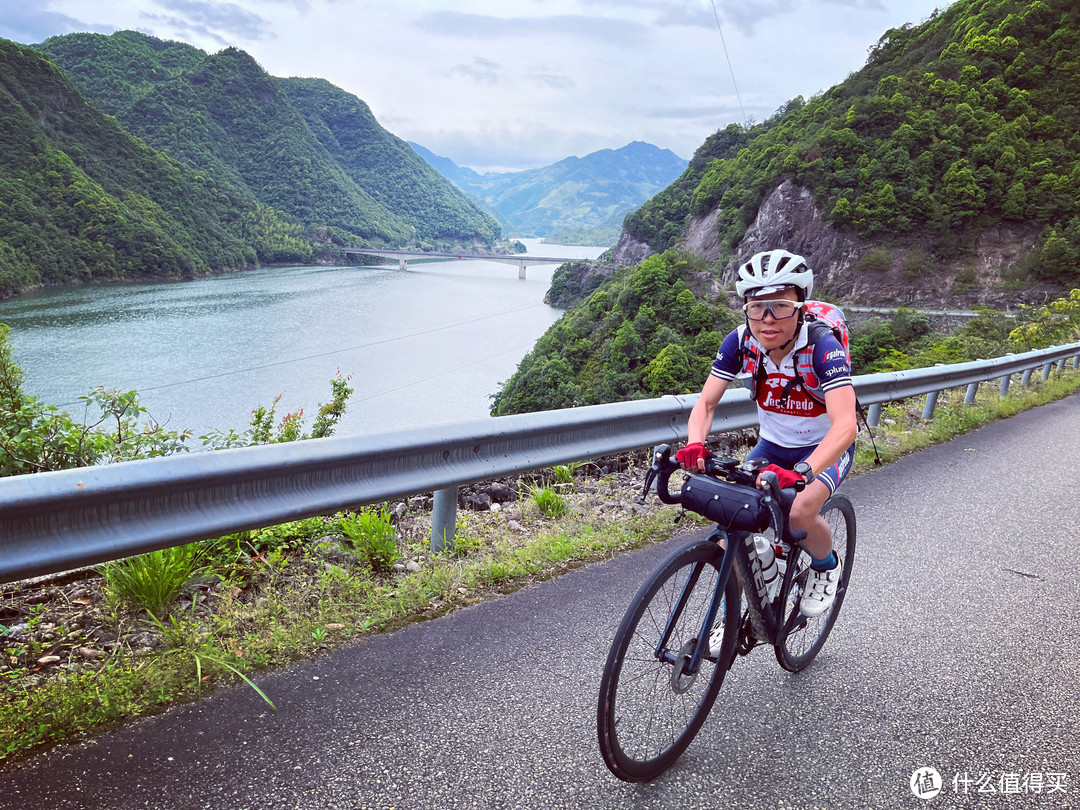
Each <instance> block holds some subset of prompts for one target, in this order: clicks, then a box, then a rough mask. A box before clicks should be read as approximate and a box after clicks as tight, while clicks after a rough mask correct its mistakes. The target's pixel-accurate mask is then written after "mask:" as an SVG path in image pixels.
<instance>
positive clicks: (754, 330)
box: [746, 290, 799, 351]
mask: <svg viewBox="0 0 1080 810" xmlns="http://www.w3.org/2000/svg"><path fill="white" fill-rule="evenodd" d="M769 301H791V302H795V303H796V304H798V301H799V295H798V293H797V292H795V290H780V291H779V292H772V293H769V294H768V295H761V296H751V297H749V298H747V299H746V302H747V303H751V302H755V303H767V302H769ZM748 320H749V322H750V333H751V334H752V335H753V336H754V337H755V338H756V339H757V342H758V343H760V344H761V345H762V347H763V348H764V349H765V351H772V350H773V349H778V348H780V347H781V346H783V345H784V344H785V343H787V342H788V341H789V340H791V339H792V338H793V337H795V332H796V330H797V329H798V328H799V318H798V310H796V311H795V312H794V313H793V314H792V316H791V317H790V318H784V319H777V318H776V317H775V315H774V314H773V313H772V312H765V319H764V320H761V321H756V320H753V318H750V319H748Z"/></svg>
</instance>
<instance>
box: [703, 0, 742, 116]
mask: <svg viewBox="0 0 1080 810" xmlns="http://www.w3.org/2000/svg"><path fill="white" fill-rule="evenodd" d="M709 2H710V3H711V4H712V13H713V19H715V20H716V30H717V31H718V32H719V33H720V44H721V45H722V46H723V47H724V59H725V60H727V68H728V73H730V74H731V85H732V86H733V87H734V88H735V98H737V99H738V100H739V111H740V112H741V113H742V118H743V124H744V125H748V124H749V122H748V120H747V118H746V109H745V108H744V107H743V103H742V95H741V94H740V93H739V83H738V82H736V81H735V71H734V70H733V69H732V67H731V57H730V56H728V49H727V42H726V41H725V40H724V29H723V28H721V27H720V14H719V13H718V12H717V11H716V0H709Z"/></svg>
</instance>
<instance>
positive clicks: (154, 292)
mask: <svg viewBox="0 0 1080 810" xmlns="http://www.w3.org/2000/svg"><path fill="white" fill-rule="evenodd" d="M522 241H523V242H524V243H525V244H526V246H527V247H528V250H529V253H532V254H533V255H537V256H557V257H567V258H595V257H596V256H598V255H600V253H601V252H603V250H604V248H601V247H577V246H573V247H570V246H563V245H541V244H539V240H535V239H532V240H522ZM556 266H557V265H535V266H532V267H529V268H528V271H527V278H526V279H525V280H521V279H519V278H518V271H517V268H516V267H514V266H512V265H505V264H496V263H494V262H485V261H470V260H463V261H456V260H455V261H423V262H415V261H410V262H409V266H408V270H406V271H404V272H402V271H401V270H399V269H398V267H397V264H396V262H395V263H394V264H392V265H381V266H378V267H266V268H261V269H258V270H252V271H247V272H242V273H233V274H228V275H222V276H214V277H211V278H204V279H197V280H194V281H185V282H179V283H159V282H150V283H146V282H124V283H116V284H97V285H86V286H76V287H62V288H51V289H45V290H39V291H36V292H32V293H28V294H26V295H23V296H20V297H18V298H13V299H9V300H7V301H0V323H6V324H8V325H9V326H10V327H11V335H10V343H11V346H12V352H13V355H14V357H15V360H16V362H18V363H19V364H20V365H21V366H22V367H23V371H24V374H25V378H24V382H23V390H24V391H26V392H27V393H29V394H32V395H34V396H36V397H39V398H40V399H42V400H43V401H45V402H47V403H49V404H53V405H58V406H62V407H63V408H64V409H65V410H68V411H69V412H70V413H72V414H73V415H76V416H80V415H81V414H82V405H81V403H80V402H79V399H78V398H79V397H80V396H84V395H86V394H87V393H88V391H89V390H90V389H92V388H94V387H95V386H105V387H109V388H117V389H120V390H121V391H129V390H136V391H138V392H139V395H140V398H141V402H142V404H143V405H144V406H145V407H146V408H147V409H148V411H149V415H150V416H151V417H153V418H154V419H156V420H158V421H159V422H162V423H165V424H167V426H168V427H169V428H171V429H178V430H179V429H191V430H193V431H194V432H195V435H200V434H201V433H205V432H206V431H207V430H209V429H219V430H223V431H224V430H228V429H235V430H238V431H239V430H243V429H244V428H246V427H247V425H248V422H249V420H250V415H251V411H252V409H253V408H255V407H256V406H257V405H260V404H262V405H267V406H269V405H270V404H271V403H272V401H273V400H274V398H275V397H277V396H278V395H281V401H280V403H279V405H278V410H277V414H278V416H279V417H280V416H283V415H285V414H286V413H287V412H289V411H293V410H296V409H297V408H301V407H302V408H304V413H305V415H306V417H307V419H308V424H309V425H310V419H311V418H312V417H313V416H314V414H315V412H316V410H317V407H318V404H319V403H322V402H325V401H327V400H328V399H329V397H330V384H329V381H330V379H331V378H332V377H334V376H335V374H337V373H338V371H339V370H340V372H341V374H343V375H346V376H350V377H351V385H352V386H353V388H354V389H355V393H354V394H353V396H352V399H351V400H350V401H349V405H348V410H347V411H346V414H345V417H344V418H343V419H342V421H341V423H340V426H339V429H338V431H337V435H360V434H366V433H381V432H384V431H392V430H401V429H407V428H411V427H420V426H424V425H430V424H438V423H443V422H457V421H462V420H467V419H481V418H485V417H486V416H487V415H488V409H489V406H490V396H491V395H492V394H494V393H495V392H496V391H497V390H498V389H499V386H500V384H501V383H502V382H503V381H504V380H506V379H507V378H508V377H509V376H510V375H511V374H512V373H513V372H514V370H515V369H516V368H517V364H518V362H519V361H520V360H521V358H522V357H524V356H525V354H526V353H527V352H528V351H530V350H531V349H532V347H533V345H534V343H535V342H536V340H537V339H538V338H539V337H540V336H541V335H542V334H543V333H544V332H545V331H546V330H547V328H548V327H549V326H551V325H552V324H553V323H554V322H555V321H556V320H558V318H559V316H560V315H561V310H557V309H555V308H553V307H549V306H548V305H546V304H545V303H544V302H543V300H544V294H545V293H546V292H547V289H548V286H549V285H550V283H551V276H552V273H553V272H554V270H555V267H556Z"/></svg>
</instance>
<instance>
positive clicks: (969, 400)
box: [964, 382, 979, 405]
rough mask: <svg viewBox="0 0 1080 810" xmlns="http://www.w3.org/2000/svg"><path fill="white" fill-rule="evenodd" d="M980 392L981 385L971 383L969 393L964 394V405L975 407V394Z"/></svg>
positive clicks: (968, 388)
mask: <svg viewBox="0 0 1080 810" xmlns="http://www.w3.org/2000/svg"><path fill="white" fill-rule="evenodd" d="M978 390H979V384H978V383H977V382H975V383H971V384H970V385H969V386H968V387H967V393H966V394H964V404H965V405H974V404H975V392H976V391H978Z"/></svg>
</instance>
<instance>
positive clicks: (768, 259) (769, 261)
mask: <svg viewBox="0 0 1080 810" xmlns="http://www.w3.org/2000/svg"><path fill="white" fill-rule="evenodd" d="M789 287H796V288H798V289H800V290H802V293H803V294H802V298H801V299H800V300H804V301H805V300H806V299H807V298H809V297H810V293H811V292H812V291H813V289H814V271H813V270H811V269H810V268H809V267H807V266H806V260H805V259H803V257H802V256H796V255H795V254H794V253H788V252H787V251H786V250H764V251H762V252H761V253H756V254H754V256H753V257H751V259H750V261H748V262H746V263H745V264H743V265H742V266H741V267H740V268H739V279H738V281H736V282H735V292H737V293H738V294H739V295H740V296H741V297H742V298H746V296H748V295H768V294H769V293H773V292H777V291H779V290H783V289H787V288H789Z"/></svg>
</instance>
